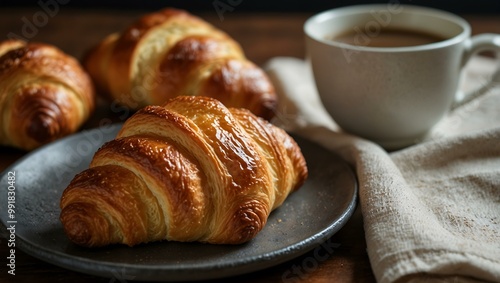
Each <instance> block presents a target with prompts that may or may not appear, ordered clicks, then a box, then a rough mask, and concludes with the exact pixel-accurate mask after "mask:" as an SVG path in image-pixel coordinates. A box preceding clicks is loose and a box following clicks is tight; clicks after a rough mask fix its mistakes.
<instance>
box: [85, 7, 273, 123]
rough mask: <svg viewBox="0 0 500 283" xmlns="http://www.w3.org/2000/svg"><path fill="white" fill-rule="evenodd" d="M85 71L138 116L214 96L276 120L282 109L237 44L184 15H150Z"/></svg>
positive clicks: (89, 61) (115, 37)
mask: <svg viewBox="0 0 500 283" xmlns="http://www.w3.org/2000/svg"><path fill="white" fill-rule="evenodd" d="M84 65H85V67H86V69H87V70H88V71H89V73H90V75H91V76H92V78H93V79H94V81H95V83H96V85H97V87H98V89H99V91H100V92H102V93H105V94H106V95H107V96H108V97H109V98H110V99H112V100H114V101H116V102H119V103H121V104H123V105H125V106H127V107H129V108H131V109H134V110H137V109H140V108H143V107H145V106H147V105H161V104H163V103H165V101H167V100H168V99H170V98H173V97H176V96H181V95H192V96H209V97H213V98H216V99H218V100H219V101H221V102H222V103H223V104H225V105H226V106H229V107H238V108H240V107H243V108H247V109H249V110H250V111H252V112H253V113H254V114H256V115H258V116H261V117H264V118H266V119H270V118H271V117H272V116H273V115H274V114H273V113H274V110H275V108H276V104H277V95H276V94H275V91H274V88H273V86H272V84H271V82H270V80H269V79H268V77H267V75H266V74H265V73H264V72H263V71H262V70H261V69H260V68H259V67H257V66H256V65H255V64H253V63H252V62H250V61H249V60H248V59H246V57H245V55H244V52H243V50H242V48H241V46H240V45H239V44H238V43H237V42H236V41H235V40H233V39H232V38H231V37H230V36H229V35H227V34H226V33H224V32H222V31H221V30H220V29H217V28H216V27H214V26H212V25H210V24H209V23H207V22H205V21H204V20H202V19H201V18H198V17H196V16H193V15H191V14H189V13H187V12H185V11H182V10H176V9H164V10H161V11H158V12H154V13H150V14H147V15H144V16H143V17H141V18H140V19H139V20H138V21H136V22H135V23H133V24H132V25H131V26H130V27H129V28H127V29H126V30H124V31H123V32H121V33H114V34H111V35H109V36H108V37H106V38H105V39H103V40H102V41H101V42H100V43H99V44H98V45H97V46H96V47H94V48H93V49H92V50H90V51H89V53H88V55H87V56H86V59H85V60H84Z"/></svg>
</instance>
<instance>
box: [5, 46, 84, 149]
mask: <svg viewBox="0 0 500 283" xmlns="http://www.w3.org/2000/svg"><path fill="white" fill-rule="evenodd" d="M93 109H94V89H93V85H92V82H91V80H90V78H89V76H88V75H87V73H86V72H85V71H84V70H83V68H82V67H81V66H80V64H79V63H78V61H77V60H76V59H74V58H73V57H71V56H69V55H66V54H65V53H63V52H62V51H61V50H59V49H57V48H56V47H54V46H51V45H48V44H43V43H26V42H24V41H21V40H7V41H3V42H0V144H2V145H7V146H14V147H18V148H21V149H24V150H31V149H34V148H36V147H39V146H41V145H43V144H46V143H49V142H51V141H54V140H56V139H58V138H61V137H63V136H66V135H68V134H71V133H74V132H75V131H76V130H77V129H78V128H79V127H80V126H81V125H82V124H83V123H84V122H85V121H86V120H87V119H88V117H89V116H90V114H91V112H92V111H93Z"/></svg>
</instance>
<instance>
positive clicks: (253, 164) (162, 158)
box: [60, 96, 308, 247]
mask: <svg viewBox="0 0 500 283" xmlns="http://www.w3.org/2000/svg"><path fill="white" fill-rule="evenodd" d="M307 174H308V173H307V167H306V163H305V160H304V157H303V156H302V153H301V151H300V148H299V147H298V145H297V144H296V143H295V141H294V140H293V139H292V138H291V137H290V136H289V135H288V134H287V133H286V132H285V131H283V130H282V129H280V128H278V127H275V126H274V125H272V124H270V123H268V122H267V121H265V120H264V119H262V118H258V117H256V116H255V115H253V114H252V113H251V112H249V111H248V110H246V109H236V108H230V109H228V108H226V107H225V106H224V105H223V104H222V103H220V102H219V101H217V100H215V99H213V98H208V97H199V96H198V97H194V96H180V97H177V98H174V99H172V100H170V101H169V102H167V103H166V104H165V105H164V106H147V107H145V108H143V109H141V110H139V111H138V112H136V113H135V114H134V115H133V116H132V117H131V118H129V119H128V120H127V121H126V122H125V124H124V125H123V128H122V129H121V131H120V132H119V133H118V135H117V137H116V139H115V140H113V141H110V142H108V143H106V144H105V145H103V146H102V147H101V148H100V149H99V150H98V151H97V152H96V154H95V155H94V158H93V160H92V162H91V164H90V168H89V169H87V170H85V171H83V172H82V173H80V174H78V175H76V176H75V178H74V179H73V180H72V181H71V183H70V184H69V186H68V187H67V188H66V189H65V190H64V192H63V195H62V198H61V203H60V205H61V214H60V220H61V222H62V224H63V226H64V230H65V233H66V234H67V235H68V237H69V239H70V240H71V241H73V242H74V243H76V244H78V245H82V246H87V247H97V246H104V245H108V244H114V243H123V244H127V245H130V246H133V245H136V244H138V243H145V242H150V241H159V240H173V241H200V242H207V243H214V244H239V243H243V242H246V241H249V240H250V239H252V238H253V237H254V236H256V234H257V233H258V232H259V231H261V229H262V228H263V227H264V225H265V224H266V221H267V218H268V216H269V214H270V212H271V211H272V210H273V209H275V208H277V207H278V206H280V205H281V204H282V203H283V201H284V200H285V198H286V197H287V196H288V195H289V193H291V192H292V191H294V190H296V189H298V188H299V187H300V186H301V185H302V183H303V182H304V181H305V179H306V177H307Z"/></svg>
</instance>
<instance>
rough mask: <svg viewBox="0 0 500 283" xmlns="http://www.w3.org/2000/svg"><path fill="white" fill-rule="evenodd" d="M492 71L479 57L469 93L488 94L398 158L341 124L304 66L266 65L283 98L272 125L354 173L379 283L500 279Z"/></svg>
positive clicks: (498, 154) (499, 112)
mask: <svg viewBox="0 0 500 283" xmlns="http://www.w3.org/2000/svg"><path fill="white" fill-rule="evenodd" d="M494 65H495V63H494V62H493V60H490V59H486V58H482V57H475V58H473V59H472V61H471V62H470V63H469V65H468V66H467V71H466V76H465V77H466V80H465V84H464V85H462V87H461V88H462V89H464V90H466V89H471V88H474V87H476V86H478V85H479V86H483V88H482V90H483V93H484V95H482V96H480V97H478V98H476V99H475V100H473V101H471V102H469V103H468V104H465V105H463V106H461V107H459V108H457V109H455V110H454V111H453V112H451V113H450V114H449V115H448V116H447V117H445V118H444V119H443V121H441V122H440V123H439V124H438V125H437V126H436V127H435V129H434V131H433V132H432V135H430V137H429V139H428V140H427V141H425V142H422V143H420V144H417V145H414V146H411V147H408V148H406V149H403V150H399V151H396V152H392V153H388V152H386V151H385V150H383V149H382V148H381V147H379V146H378V145H376V144H374V143H372V142H370V141H366V140H364V139H361V138H358V137H355V136H351V135H348V134H346V133H343V132H342V131H341V130H340V129H339V128H338V126H337V125H336V124H335V122H334V121H332V120H331V118H330V117H329V116H328V115H327V114H326V112H325V110H324V108H323V107H322V105H321V102H320V99H319V98H318V94H317V92H316V89H315V86H314V82H313V79H312V75H311V72H310V70H309V68H308V65H307V64H306V62H305V61H303V60H299V59H295V58H287V57H283V58H274V59H272V60H271V61H270V62H268V64H267V65H266V70H267V71H268V74H269V75H270V77H271V79H272V80H273V83H274V84H275V86H276V88H277V91H278V94H279V95H280V99H281V100H280V105H279V111H278V113H277V116H276V118H275V120H274V121H273V122H274V123H275V124H277V125H279V126H281V127H283V128H285V129H287V130H288V131H291V132H294V133H296V134H299V135H302V136H304V137H306V138H309V139H312V140H314V141H316V142H318V143H319V144H321V145H323V146H325V147H326V148H328V149H330V150H332V151H334V152H336V153H338V154H339V155H341V156H342V157H343V158H344V159H346V160H347V161H348V162H349V163H351V164H352V165H353V166H354V167H355V170H356V173H357V176H358V180H359V185H360V186H359V188H360V192H359V197H360V198H359V199H360V205H361V211H362V214H363V220H364V227H365V237H366V242H367V249H368V255H369V258H370V262H371V265H372V268H373V271H374V274H375V277H376V278H377V281H378V282H381V283H386V282H398V283H399V282H457V283H458V282H482V281H491V282H500V86H499V85H498V84H496V85H495V83H493V84H490V85H487V81H488V79H487V76H486V75H485V74H488V73H491V71H492V70H493V69H494V68H495V66H494ZM495 80H496V79H495Z"/></svg>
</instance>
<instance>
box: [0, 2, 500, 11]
mask: <svg viewBox="0 0 500 283" xmlns="http://www.w3.org/2000/svg"><path fill="white" fill-rule="evenodd" d="M39 1H41V2H44V3H45V2H48V1H60V2H61V3H65V4H64V5H65V6H70V7H74V8H101V9H115V10H116V9H134V10H155V9H160V8H163V7H167V6H169V7H177V8H182V9H188V10H190V11H213V10H214V9H224V8H226V9H233V10H234V11H235V12H236V11H237V12H245V11H252V12H254V11H262V12H295V11H296V12H319V11H322V10H326V9H331V8H336V7H341V6H348V5H353V4H368V3H390V2H392V3H402V4H413V5H421V6H428V7H434V8H438V9H443V10H447V11H450V12H454V13H459V14H464V13H467V14H471V13H474V14H482V13H484V14H494V13H500V0H468V1H464V0H462V1H454V0H433V1H431V0H406V1H404V0H400V1H395V0H390V1H389V0H386V1H374V0H372V1H369V0H367V1H360V0H356V1H352V0H351V1H348V0H330V1H325V0H279V1H270V0H267V1H263V0H192V1H189V0H174V1H162V0H140V1H138V0H135V1H132V0H122V1H120V0H115V1H96V0H88V1H82V0H32V1H26V0H16V1H14V0H0V9H1V8H2V7H15V6H24V7H25V6H37V5H38V2H39ZM216 6H217V8H216Z"/></svg>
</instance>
